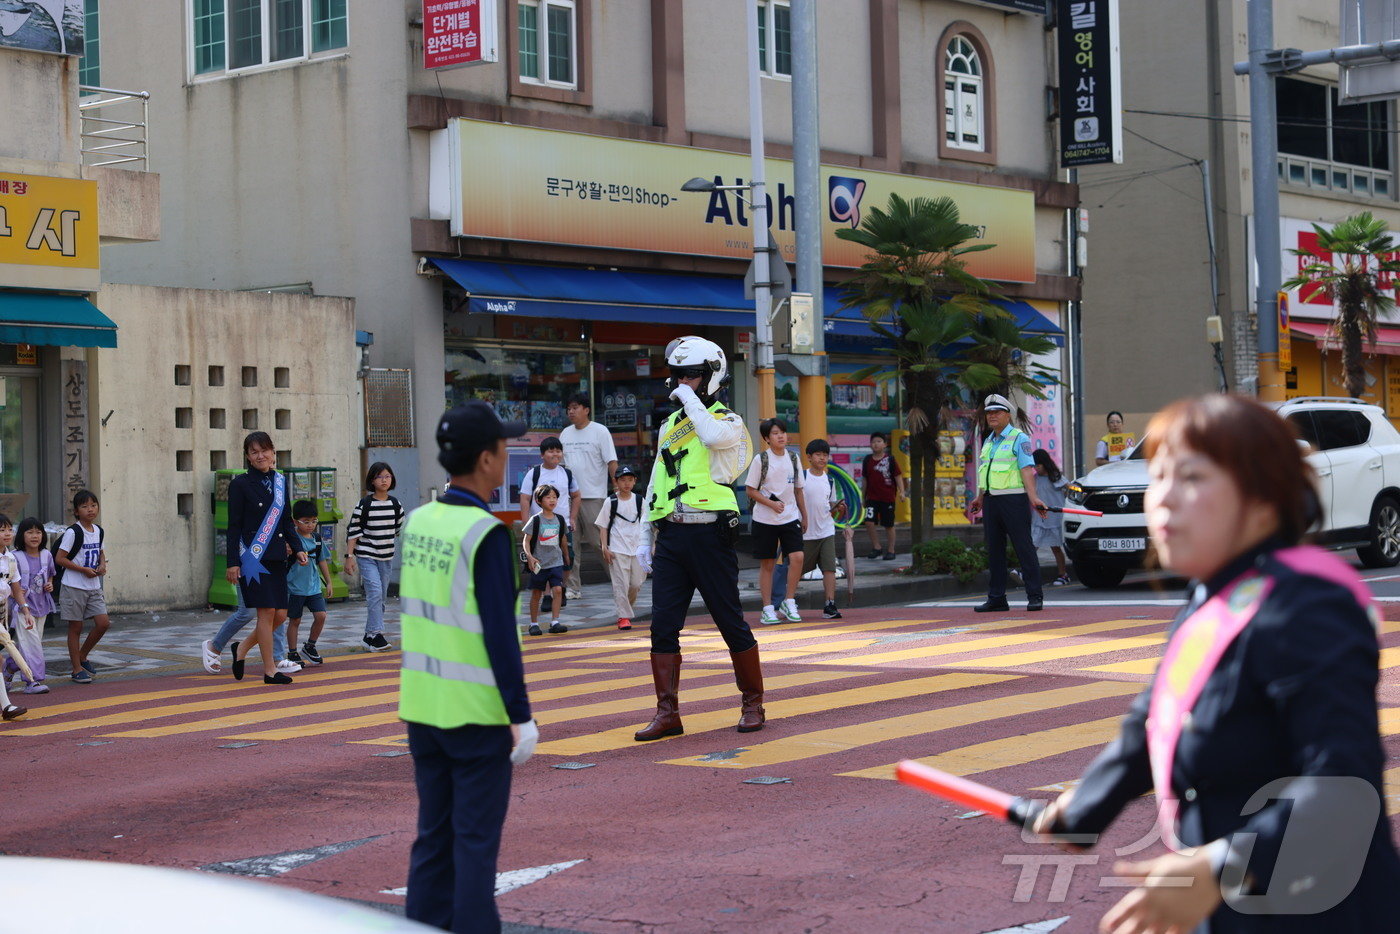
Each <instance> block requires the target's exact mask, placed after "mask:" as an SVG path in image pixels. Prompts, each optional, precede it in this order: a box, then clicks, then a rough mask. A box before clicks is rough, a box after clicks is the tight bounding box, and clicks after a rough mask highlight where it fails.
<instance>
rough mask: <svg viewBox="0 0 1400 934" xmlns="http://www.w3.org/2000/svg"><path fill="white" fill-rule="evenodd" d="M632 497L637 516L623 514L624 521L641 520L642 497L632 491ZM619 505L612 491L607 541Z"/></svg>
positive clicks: (615, 521)
mask: <svg viewBox="0 0 1400 934" xmlns="http://www.w3.org/2000/svg"><path fill="white" fill-rule="evenodd" d="M632 498H633V499H634V500H636V501H637V518H635V519H629V518H627V517H626V516H623V517H622V520H623V521H624V522H641V521H642V498H641V497H640V496H638V495H637V494H636V493H633V494H632ZM621 506H622V504H621V503H620V502H619V501H618V499H617V494H616V493H613V494H612V495H610V496H609V497H608V510H609V512H608V541H610V542H611V541H612V530H613V526H614V525H616V524H617V511H618V509H620V508H621ZM530 547H531V548H533V547H534V543H533V542H532V543H531V545H530Z"/></svg>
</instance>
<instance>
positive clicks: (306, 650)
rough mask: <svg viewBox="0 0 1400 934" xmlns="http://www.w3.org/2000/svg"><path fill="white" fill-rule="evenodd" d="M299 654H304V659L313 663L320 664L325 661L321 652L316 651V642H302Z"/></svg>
mask: <svg viewBox="0 0 1400 934" xmlns="http://www.w3.org/2000/svg"><path fill="white" fill-rule="evenodd" d="M301 654H302V655H305V656H306V660H307V661H308V662H310V663H311V664H313V665H320V664H323V663H324V662H325V659H323V658H322V657H321V653H320V652H317V651H316V643H314V642H304V643H302V646H301Z"/></svg>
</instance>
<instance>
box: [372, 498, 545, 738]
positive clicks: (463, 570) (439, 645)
mask: <svg viewBox="0 0 1400 934" xmlns="http://www.w3.org/2000/svg"><path fill="white" fill-rule="evenodd" d="M499 525H501V521H500V520H499V519H497V518H496V517H495V516H493V515H492V514H491V513H489V512H487V511H486V510H485V509H480V508H478V507H476V506H457V505H451V504H449V503H436V502H434V503H428V504H426V505H423V506H420V507H418V508H417V509H415V510H414V511H413V512H412V513H410V514H409V517H408V524H407V526H406V527H405V529H404V536H403V567H402V570H401V571H400V575H399V598H400V610H401V612H400V621H401V625H402V629H403V633H402V641H403V664H402V668H401V669H400V671H399V716H400V717H401V718H402V719H404V720H407V721H409V722H410V723H423V724H427V725H429V726H435V727H440V728H442V729H454V728H456V727H459V726H466V725H468V724H473V725H480V726H507V725H509V724H510V717H509V716H508V715H507V714H506V707H505V702H504V701H503V700H502V699H501V692H500V691H499V690H497V688H496V676H495V674H494V673H493V672H492V670H491V659H490V657H489V656H488V655H487V653H486V640H485V637H484V636H483V634H482V626H481V614H480V611H479V609H478V606H477V601H476V588H475V586H474V585H473V581H474V577H473V574H474V571H475V567H476V555H477V551H478V550H479V549H480V547H481V543H482V541H484V540H485V538H486V535H487V533H488V532H490V531H491V530H492V529H494V528H496V527H497V526H499ZM516 584H518V581H517V582H516ZM516 637H517V638H519V633H518V632H517V634H516Z"/></svg>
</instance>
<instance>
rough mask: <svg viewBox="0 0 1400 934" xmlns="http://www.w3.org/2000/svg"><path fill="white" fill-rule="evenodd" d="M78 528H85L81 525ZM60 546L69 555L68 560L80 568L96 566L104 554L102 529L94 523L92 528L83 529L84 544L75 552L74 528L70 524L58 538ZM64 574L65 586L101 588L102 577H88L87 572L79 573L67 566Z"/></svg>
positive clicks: (85, 588) (78, 588) (87, 588)
mask: <svg viewBox="0 0 1400 934" xmlns="http://www.w3.org/2000/svg"><path fill="white" fill-rule="evenodd" d="M78 528H80V529H81V528H83V527H82V526H81V525H80V526H78ZM58 547H59V549H60V550H61V551H63V552H64V554H66V555H68V560H69V561H72V562H73V563H74V564H76V565H77V566H78V567H80V568H96V567H97V565H98V563H99V561H98V559H99V558H100V557H101V556H102V529H101V528H100V527H99V526H96V525H94V526H93V527H92V528H91V529H83V544H82V547H80V548H78V549H77V552H76V553H74V549H73V528H72V526H69V527H68V528H66V529H64V530H63V537H62V538H61V539H59V540H58ZM65 571H66V573H65V574H64V575H63V586H64V587H72V588H73V589H74V590H101V589H102V578H100V577H88V576H87V575H86V574H79V573H78V572H77V571H74V570H72V569H71V568H65Z"/></svg>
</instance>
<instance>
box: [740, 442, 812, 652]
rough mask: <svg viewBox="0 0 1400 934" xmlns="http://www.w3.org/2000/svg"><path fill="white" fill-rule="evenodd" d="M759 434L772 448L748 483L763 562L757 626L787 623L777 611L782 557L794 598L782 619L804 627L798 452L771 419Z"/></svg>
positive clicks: (761, 455)
mask: <svg viewBox="0 0 1400 934" xmlns="http://www.w3.org/2000/svg"><path fill="white" fill-rule="evenodd" d="M758 431H759V434H761V435H762V436H763V440H764V441H765V442H767V447H766V448H764V449H763V450H762V451H759V452H758V455H757V456H756V457H754V459H753V462H752V463H751V464H749V475H748V477H747V478H746V479H745V480H744V487H745V490H746V491H747V492H748V495H749V501H750V502H752V503H753V528H752V530H751V531H752V533H753V556H754V557H755V558H757V559H758V591H759V594H760V595H761V596H762V597H763V610H762V612H761V613H760V614H759V617H758V621H759V622H760V623H763V624H764V625H765V626H775V625H777V624H778V623H781V622H782V621H783V620H782V619H780V618H779V616H778V611H777V610H775V609H774V607H773V565H774V564H776V563H777V559H778V556H779V554H781V555H782V557H783V560H784V561H786V562H787V564H788V589H787V592H788V594H789V596H788V598H787V599H786V600H784V601H783V605H782V614H783V616H785V617H787V619H788V620H789V621H790V622H794V623H800V622H802V616H801V615H800V614H799V613H798V612H797V599H796V594H797V585H798V583H799V582H800V581H801V580H802V560H801V559H802V552H803V549H802V533H804V532H806V531H807V503H806V498H805V497H804V496H803V495H802V489H803V478H802V468H801V466H800V465H799V464H798V462H797V452H796V451H789V450H788V449H787V440H788V436H787V422H785V421H783V420H782V419H781V418H770V419H767V420H766V421H764V422H762V423H761V424H760V425H759V426H758ZM794 556H796V558H795V559H794Z"/></svg>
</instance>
